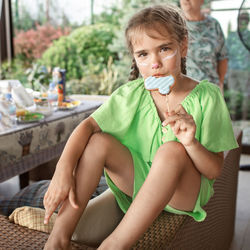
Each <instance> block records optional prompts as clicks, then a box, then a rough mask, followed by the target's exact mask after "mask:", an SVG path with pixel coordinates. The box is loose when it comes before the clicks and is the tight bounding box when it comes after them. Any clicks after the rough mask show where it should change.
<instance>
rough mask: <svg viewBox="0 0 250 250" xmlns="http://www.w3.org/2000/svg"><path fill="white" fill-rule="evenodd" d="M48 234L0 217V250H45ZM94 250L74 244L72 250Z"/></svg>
mask: <svg viewBox="0 0 250 250" xmlns="http://www.w3.org/2000/svg"><path fill="white" fill-rule="evenodd" d="M48 236H49V235H48V234H46V233H42V232H39V231H36V230H31V229H28V228H26V227H22V226H19V225H16V224H13V223H11V222H9V220H8V218H7V217H6V216H3V215H0V250H15V249H18V250H41V249H43V247H44V245H45V243H46V241H47V239H48ZM77 249H79V250H80V249H82V250H94V249H95V248H91V247H87V246H84V245H78V244H76V243H72V250H77Z"/></svg>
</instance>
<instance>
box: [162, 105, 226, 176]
mask: <svg viewBox="0 0 250 250" xmlns="http://www.w3.org/2000/svg"><path fill="white" fill-rule="evenodd" d="M167 124H170V126H171V128H172V130H173V132H174V134H175V136H176V137H177V138H178V140H179V141H180V142H181V143H182V144H183V146H184V147H185V149H186V151H187V153H188V154H189V156H190V158H191V160H192V161H193V163H194V165H195V166H196V168H197V169H198V171H199V172H200V173H201V174H202V175H204V176H205V177H207V178H208V179H216V178H217V177H218V176H219V175H220V172H221V169H222V166H223V160H224V157H223V152H220V153H213V152H210V151H209V150H207V149H206V148H205V147H204V146H203V145H201V144H200V142H199V141H197V140H196V139H195V132H196V125H195V122H194V120H193V117H192V116H191V115H189V114H188V113H187V112H186V110H185V109H184V108H183V106H182V105H179V106H178V107H177V109H176V110H175V111H172V112H170V113H167V114H166V120H165V121H164V122H163V123H162V125H163V126H166V125H167Z"/></svg>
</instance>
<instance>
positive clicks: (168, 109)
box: [166, 95, 170, 113]
mask: <svg viewBox="0 0 250 250" xmlns="http://www.w3.org/2000/svg"><path fill="white" fill-rule="evenodd" d="M166 103H167V111H168V113H169V112H170V108H169V102H168V95H166Z"/></svg>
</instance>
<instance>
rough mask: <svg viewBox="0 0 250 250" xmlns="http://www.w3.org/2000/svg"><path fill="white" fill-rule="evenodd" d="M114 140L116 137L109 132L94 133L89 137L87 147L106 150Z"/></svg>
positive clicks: (100, 150)
mask: <svg viewBox="0 0 250 250" xmlns="http://www.w3.org/2000/svg"><path fill="white" fill-rule="evenodd" d="M113 140H115V138H114V137H113V136H112V135H109V134H107V133H104V132H98V133H94V134H93V135H91V137H90V138H89V141H88V144H87V147H88V148H93V149H94V150H95V152H99V153H100V152H104V151H105V152H106V151H107V150H108V149H109V146H110V145H111V143H112V141H113Z"/></svg>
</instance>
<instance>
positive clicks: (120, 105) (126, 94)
mask: <svg viewBox="0 0 250 250" xmlns="http://www.w3.org/2000/svg"><path fill="white" fill-rule="evenodd" d="M138 83H139V81H138V80H137V81H133V82H129V83H127V84H125V85H123V86H122V87H120V88H118V89H117V90H116V91H114V92H113V94H112V95H111V96H110V97H109V99H108V100H107V101H105V102H104V103H103V104H102V106H101V107H99V108H98V109H97V110H96V111H95V112H94V113H92V115H91V117H93V118H94V119H95V121H96V122H97V124H98V125H99V127H100V128H101V130H102V131H103V132H106V133H109V134H111V135H113V136H115V137H116V138H117V139H119V140H120V141H121V140H122V138H123V137H124V136H126V133H127V131H128V129H129V128H130V125H131V123H132V121H133V118H134V116H135V114H136V111H137V109H138V106H139V102H140V93H141V88H140V84H138Z"/></svg>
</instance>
